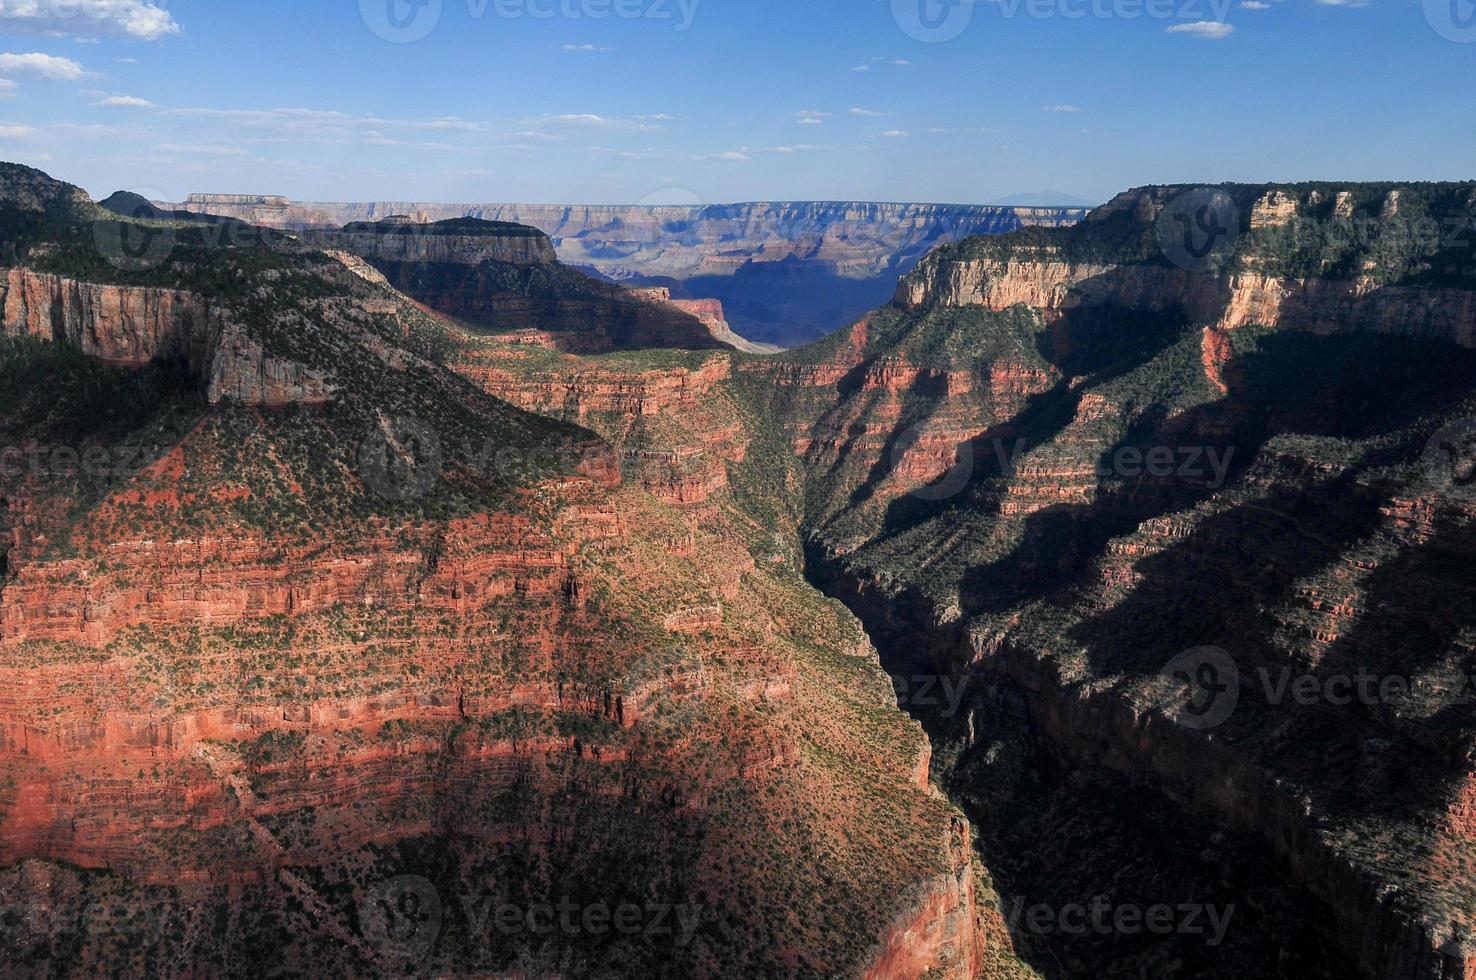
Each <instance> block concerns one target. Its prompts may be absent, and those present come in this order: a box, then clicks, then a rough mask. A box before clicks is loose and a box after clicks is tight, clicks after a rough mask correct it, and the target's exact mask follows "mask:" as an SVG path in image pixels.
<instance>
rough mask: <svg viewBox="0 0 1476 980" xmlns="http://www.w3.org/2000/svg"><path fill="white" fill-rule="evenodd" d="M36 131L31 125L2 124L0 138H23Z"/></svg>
mask: <svg viewBox="0 0 1476 980" xmlns="http://www.w3.org/2000/svg"><path fill="white" fill-rule="evenodd" d="M35 132H36V131H35V130H34V129H32V128H31V127H30V126H17V125H0V139H6V140H21V139H25V138H26V137H28V136H31V135H33V134H34V133H35Z"/></svg>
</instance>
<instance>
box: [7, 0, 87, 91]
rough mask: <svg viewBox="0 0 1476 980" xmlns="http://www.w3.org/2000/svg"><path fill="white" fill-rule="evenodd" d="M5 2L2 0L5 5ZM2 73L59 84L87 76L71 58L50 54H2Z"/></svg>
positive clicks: (85, 71)
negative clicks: (43, 79) (49, 80)
mask: <svg viewBox="0 0 1476 980" xmlns="http://www.w3.org/2000/svg"><path fill="white" fill-rule="evenodd" d="M3 2H4V0H0V3H3ZM0 73H3V74H6V75H30V76H32V77H34V78H49V79H51V80H52V81H57V82H75V81H76V80H77V79H79V78H81V77H82V76H83V75H85V74H87V69H85V68H83V67H82V66H81V65H79V64H77V62H75V61H73V60H72V59H70V58H58V57H56V56H54V55H49V54H37V53H34V52H33V53H31V54H0Z"/></svg>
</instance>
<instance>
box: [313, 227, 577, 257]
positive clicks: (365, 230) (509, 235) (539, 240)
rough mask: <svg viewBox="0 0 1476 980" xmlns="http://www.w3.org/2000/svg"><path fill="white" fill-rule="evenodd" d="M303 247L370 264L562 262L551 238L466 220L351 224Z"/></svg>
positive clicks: (316, 234) (323, 232)
mask: <svg viewBox="0 0 1476 980" xmlns="http://www.w3.org/2000/svg"><path fill="white" fill-rule="evenodd" d="M303 241H304V242H305V243H307V244H310V245H313V246H316V247H320V248H325V249H335V250H339V251H344V252H349V253H351V254H353V255H357V256H360V257H361V258H364V259H367V260H369V261H371V262H410V263H441V264H449V265H468V266H475V265H480V264H481V263H483V262H501V263H505V264H508V265H514V266H529V265H546V264H549V263H552V262H556V261H558V256H557V255H556V254H555V252H554V246H553V243H552V242H551V241H549V238H548V236H547V235H544V234H542V233H540V232H538V231H536V230H535V229H533V228H528V227H525V226H523V225H512V224H507V223H504V222H491V221H472V220H461V221H447V222H442V223H440V224H428V225H426V224H413V223H411V222H409V221H408V220H406V221H381V222H374V223H362V224H350V225H348V226H346V227H344V228H341V229H338V230H331V229H315V230H313V231H311V232H308V233H306V234H305V235H304V236H303Z"/></svg>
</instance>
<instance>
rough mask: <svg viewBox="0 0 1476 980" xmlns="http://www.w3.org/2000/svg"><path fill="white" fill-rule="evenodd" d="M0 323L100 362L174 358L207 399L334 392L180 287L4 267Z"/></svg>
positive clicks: (310, 398) (308, 400)
mask: <svg viewBox="0 0 1476 980" xmlns="http://www.w3.org/2000/svg"><path fill="white" fill-rule="evenodd" d="M0 322H3V327H4V330H5V333H6V334H7V335H8V336H12V337H35V338H37V339H41V340H46V341H51V342H53V343H58V344H64V345H66V346H68V347H71V348H73V349H75V350H78V351H80V352H81V353H83V354H86V355H88V356H89V357H95V358H97V359H98V360H100V361H102V362H103V363H105V364H110V365H114V366H118V367H134V368H136V367H142V366H143V365H145V364H147V363H149V362H150V361H152V360H154V359H156V358H159V359H164V360H174V361H180V362H182V363H184V364H186V365H187V366H188V368H189V370H190V371H191V373H193V374H194V375H196V376H197V377H198V378H200V379H201V382H202V388H203V389H204V392H205V395H206V398H207V400H209V401H210V402H211V403H212V404H215V403H218V402H220V401H222V400H224V399H227V398H229V399H233V400H235V401H236V402H239V403H240V404H244V405H260V406H263V407H271V406H282V405H292V404H321V403H323V402H326V401H328V400H330V399H331V398H332V397H333V393H334V385H333V383H332V381H331V380H330V379H329V377H328V375H327V373H326V372H324V371H321V370H313V369H309V368H308V367H306V366H304V365H302V364H297V363H294V362H292V361H290V360H285V359H283V358H279V357H272V356H269V355H268V354H267V353H266V352H265V351H264V350H263V349H262V346H261V344H260V343H259V342H257V341H254V340H252V339H251V338H250V337H249V336H248V335H247V333H246V332H245V331H244V330H242V329H241V328H240V326H239V325H238V324H236V323H235V322H234V321H233V320H232V318H231V317H230V316H229V315H228V314H226V313H225V312H224V311H223V310H222V309H221V308H220V307H219V306H218V305H216V304H214V303H212V302H210V301H209V300H207V299H205V298H204V297H202V296H198V295H195V294H192V293H188V292H183V291H180V290H167V289H155V288H144V287H130V286H112V285H99V284H96V283H85V282H77V281H76V280H72V279H67V278H64V277H61V276H56V275H51V274H46V273H38V272H34V271H32V270H29V269H9V270H6V273H5V281H4V285H3V287H0Z"/></svg>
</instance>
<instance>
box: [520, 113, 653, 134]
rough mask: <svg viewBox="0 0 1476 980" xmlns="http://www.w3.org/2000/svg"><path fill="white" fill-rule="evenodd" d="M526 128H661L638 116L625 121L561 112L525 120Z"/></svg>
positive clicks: (622, 119)
mask: <svg viewBox="0 0 1476 980" xmlns="http://www.w3.org/2000/svg"><path fill="white" fill-rule="evenodd" d="M523 124H524V125H525V126H566V127H574V128H578V129H628V130H635V131H638V132H642V133H655V132H660V130H661V127H660V126H657V125H655V124H654V123H652V122H649V121H648V120H647V117H640V116H637V117H635V118H633V119H624V118H620V117H618V116H602V115H599V114H598V113H594V112H561V113H557V114H555V115H551V116H536V117H534V118H532V119H525V120H523Z"/></svg>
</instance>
